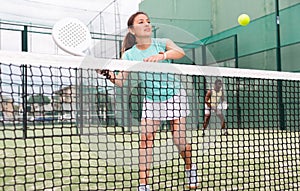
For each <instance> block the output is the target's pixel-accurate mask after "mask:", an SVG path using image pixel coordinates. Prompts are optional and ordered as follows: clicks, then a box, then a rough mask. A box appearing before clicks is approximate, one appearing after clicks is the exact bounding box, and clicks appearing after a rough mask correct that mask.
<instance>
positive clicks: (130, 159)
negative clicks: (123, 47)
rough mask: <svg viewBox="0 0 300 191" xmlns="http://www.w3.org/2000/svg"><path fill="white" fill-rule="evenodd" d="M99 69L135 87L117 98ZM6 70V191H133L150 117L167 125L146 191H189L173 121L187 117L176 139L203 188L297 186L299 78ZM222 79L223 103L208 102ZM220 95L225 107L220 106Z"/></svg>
mask: <svg viewBox="0 0 300 191" xmlns="http://www.w3.org/2000/svg"><path fill="white" fill-rule="evenodd" d="M96 69H109V70H111V71H114V72H115V74H124V76H125V73H124V72H123V71H126V72H127V74H128V76H127V77H126V80H124V83H123V86H122V87H118V86H116V85H114V84H113V83H111V82H110V81H109V80H107V79H105V78H104V77H103V76H102V75H100V74H98V73H97V72H96ZM0 70H1V76H0V90H1V96H0V99H1V105H0V114H1V115H0V119H1V120H0V128H1V133H0V148H1V149H0V152H1V154H0V160H1V162H0V167H1V170H0V186H1V188H3V190H56V189H57V190H137V187H138V185H139V177H140V176H139V172H140V170H139V169H140V166H139V165H140V160H141V159H140V158H139V156H141V153H140V152H139V145H140V144H141V141H142V140H141V135H142V134H143V133H145V132H143V131H142V129H143V128H146V127H143V125H141V124H143V120H142V118H143V119H144V118H145V117H146V118H148V119H153V120H154V121H156V122H157V121H160V123H157V133H156V136H155V138H154V140H153V142H154V145H153V151H152V152H151V154H149V155H151V156H153V158H152V161H151V163H150V164H151V166H150V170H149V177H148V184H149V186H150V187H151V189H152V190H186V189H187V188H186V186H187V180H186V169H185V165H184V160H183V159H182V157H181V156H180V154H181V152H180V151H179V148H181V147H180V146H181V145H180V144H181V142H179V146H178V145H177V146H176V144H175V143H176V139H174V137H176V124H175V122H173V121H172V120H170V119H169V118H168V117H170V115H175V116H171V118H172V117H173V118H172V119H174V118H175V119H177V118H180V117H184V116H186V122H185V123H183V122H182V121H180V123H181V126H180V128H184V133H182V132H180V131H179V132H180V135H181V136H182V137H181V138H182V139H184V140H185V141H186V142H187V143H188V144H190V145H191V147H192V151H191V155H192V157H191V160H192V163H193V164H195V165H196V166H197V171H196V172H197V176H198V189H200V190H211V189H213V190H258V189H263V190H296V189H297V188H298V187H299V186H300V178H299V176H298V175H299V173H300V168H299V164H300V144H299V141H300V140H299V122H300V119H299V118H300V114H299V111H300V108H299V107H300V105H299V96H300V83H299V79H300V74H297V73H288V72H275V71H259V70H248V69H233V68H221V67H204V66H195V65H182V64H164V63H143V62H130V61H122V60H106V59H96V58H91V57H86V58H82V57H69V56H52V55H41V54H31V53H16V52H3V51H1V52H0ZM119 76H122V75H119ZM217 80H220V81H221V82H222V85H221V92H222V93H221V94H222V95H220V94H218V92H220V91H215V92H213V91H212V90H213V89H214V86H215V82H216V81H217ZM169 90H171V91H169ZM208 91H211V92H213V93H211V94H212V95H214V96H216V97H215V98H214V97H213V96H212V97H211V108H212V109H208V108H205V96H206V95H207V93H208ZM170 95H171V96H170ZM176 96H177V97H176ZM217 96H221V97H222V96H224V100H226V103H227V104H220V106H219V107H218V104H219V101H218V102H215V104H216V105H215V106H213V104H214V103H213V100H218V99H217ZM175 97H176V99H175ZM158 103H159V104H158ZM162 103H163V104H162ZM169 103H171V105H168V104H169ZM224 103H225V101H224ZM147 104H148V105H147ZM149 105H150V106H149ZM151 106H153V107H154V108H152V109H149V108H150V107H151ZM182 110H183V112H181V111H182ZM208 114H210V121H209V124H208V126H207V127H206V129H205V130H203V122H204V118H205V115H206V116H207V115H208ZM157 115H158V116H157ZM220 116H223V117H224V122H225V126H224V127H225V128H224V129H223V130H222V129H221V126H222V117H220ZM158 118H159V119H158ZM152 122H153V121H152ZM153 123H155V122H153ZM174 124H175V125H174ZM183 124H184V125H183ZM182 125H183V126H182ZM146 126H147V128H146V129H148V130H149V131H152V130H153V129H154V125H153V124H150V121H149V120H148V121H147V123H146ZM155 127H156V126H155ZM179 130H180V129H179ZM224 132H226V134H224ZM177 141H178V140H177ZM150 142H151V141H150ZM184 143H185V142H184ZM177 144H178V142H177Z"/></svg>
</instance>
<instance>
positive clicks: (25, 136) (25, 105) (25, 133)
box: [21, 65, 27, 139]
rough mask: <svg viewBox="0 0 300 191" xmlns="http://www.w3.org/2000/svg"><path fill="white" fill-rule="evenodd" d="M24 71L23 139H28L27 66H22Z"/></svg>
mask: <svg viewBox="0 0 300 191" xmlns="http://www.w3.org/2000/svg"><path fill="white" fill-rule="evenodd" d="M21 71H22V74H21V76H22V107H23V127H22V130H23V139H26V138H27V65H21Z"/></svg>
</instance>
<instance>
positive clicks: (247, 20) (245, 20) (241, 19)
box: [238, 14, 250, 26]
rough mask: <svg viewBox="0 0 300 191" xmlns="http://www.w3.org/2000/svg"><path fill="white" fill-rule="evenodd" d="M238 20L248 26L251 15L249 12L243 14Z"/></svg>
mask: <svg viewBox="0 0 300 191" xmlns="http://www.w3.org/2000/svg"><path fill="white" fill-rule="evenodd" d="M238 22H239V24H240V25H242V26H246V25H248V24H249V23H250V17H249V16H248V15H247V14H241V15H240V16H239V18H238Z"/></svg>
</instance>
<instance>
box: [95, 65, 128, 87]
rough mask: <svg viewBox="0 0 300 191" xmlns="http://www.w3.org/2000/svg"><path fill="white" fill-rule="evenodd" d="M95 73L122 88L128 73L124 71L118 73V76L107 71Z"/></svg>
mask: <svg viewBox="0 0 300 191" xmlns="http://www.w3.org/2000/svg"><path fill="white" fill-rule="evenodd" d="M96 72H97V73H99V74H101V75H103V76H105V77H106V79H109V80H110V81H111V82H112V83H113V84H115V85H117V86H119V87H122V86H123V83H124V80H126V79H127V77H128V74H129V73H128V72H125V71H121V72H118V74H115V72H113V71H109V70H100V69H99V70H96Z"/></svg>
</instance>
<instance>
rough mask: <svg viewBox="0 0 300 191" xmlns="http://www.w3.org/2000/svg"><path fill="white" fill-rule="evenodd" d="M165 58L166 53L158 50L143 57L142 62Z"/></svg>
mask: <svg viewBox="0 0 300 191" xmlns="http://www.w3.org/2000/svg"><path fill="white" fill-rule="evenodd" d="M165 59H166V53H164V52H159V53H158V54H156V55H153V56H150V57H148V58H144V60H143V61H144V62H158V61H160V60H165Z"/></svg>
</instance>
